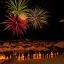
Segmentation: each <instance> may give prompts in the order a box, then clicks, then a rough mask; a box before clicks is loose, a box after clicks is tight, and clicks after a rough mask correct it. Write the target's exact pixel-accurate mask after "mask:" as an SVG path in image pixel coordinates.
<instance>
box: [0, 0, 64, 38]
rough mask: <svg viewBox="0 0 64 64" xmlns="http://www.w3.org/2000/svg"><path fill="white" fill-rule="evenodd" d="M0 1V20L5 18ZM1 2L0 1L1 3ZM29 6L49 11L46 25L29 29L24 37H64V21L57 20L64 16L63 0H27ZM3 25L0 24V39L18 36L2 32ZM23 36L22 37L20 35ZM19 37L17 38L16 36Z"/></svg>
mask: <svg viewBox="0 0 64 64" xmlns="http://www.w3.org/2000/svg"><path fill="white" fill-rule="evenodd" d="M4 1H6V0H1V1H0V7H2V8H1V10H0V22H1V21H3V19H4V18H5V16H4V15H5V10H6V8H4V6H5V4H4ZM1 2H2V3H1ZM28 5H29V6H28V7H29V8H35V7H37V6H38V7H41V8H45V10H47V11H49V12H50V18H49V20H48V25H47V26H45V27H44V28H43V30H39V31H32V30H31V29H29V30H28V31H27V34H25V36H24V37H25V38H31V39H64V23H60V22H59V21H60V20H61V19H63V18H64V9H63V8H64V2H63V0H29V3H28ZM2 30H3V27H2V26H1V25H0V39H17V38H18V37H16V36H12V34H11V33H10V32H8V31H5V32H3V31H2ZM22 38H23V37H22ZM18 39H19V38H18Z"/></svg>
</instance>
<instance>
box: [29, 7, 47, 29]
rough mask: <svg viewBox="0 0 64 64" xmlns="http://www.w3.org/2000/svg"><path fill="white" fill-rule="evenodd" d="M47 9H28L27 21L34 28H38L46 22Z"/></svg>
mask: <svg viewBox="0 0 64 64" xmlns="http://www.w3.org/2000/svg"><path fill="white" fill-rule="evenodd" d="M47 17H48V15H47V11H44V10H41V9H36V8H35V9H33V10H29V13H28V21H29V23H30V24H31V26H32V27H33V28H34V29H37V28H38V29H40V28H42V27H43V24H46V23H47V21H46V20H47Z"/></svg>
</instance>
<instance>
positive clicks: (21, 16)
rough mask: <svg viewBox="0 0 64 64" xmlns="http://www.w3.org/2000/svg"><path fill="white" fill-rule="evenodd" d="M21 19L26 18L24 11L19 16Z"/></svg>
mask: <svg viewBox="0 0 64 64" xmlns="http://www.w3.org/2000/svg"><path fill="white" fill-rule="evenodd" d="M19 17H20V18H21V19H22V20H26V19H27V18H28V17H27V14H26V13H23V14H21V15H20V16H19Z"/></svg>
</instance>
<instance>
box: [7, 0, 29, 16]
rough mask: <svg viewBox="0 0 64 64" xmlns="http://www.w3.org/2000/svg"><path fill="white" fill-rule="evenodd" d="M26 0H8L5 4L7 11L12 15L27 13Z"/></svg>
mask: <svg viewBox="0 0 64 64" xmlns="http://www.w3.org/2000/svg"><path fill="white" fill-rule="evenodd" d="M27 3H28V0H10V1H9V2H8V3H7V4H8V5H7V7H8V11H7V12H10V13H12V14H14V15H20V14H21V13H23V12H27V11H28V7H27Z"/></svg>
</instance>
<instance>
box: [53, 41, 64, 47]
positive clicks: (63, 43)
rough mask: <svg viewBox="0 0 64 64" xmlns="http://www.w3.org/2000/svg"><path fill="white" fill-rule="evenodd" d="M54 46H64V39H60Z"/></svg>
mask: <svg viewBox="0 0 64 64" xmlns="http://www.w3.org/2000/svg"><path fill="white" fill-rule="evenodd" d="M54 46H57V47H60V48H64V41H60V42H58V43H56V44H54Z"/></svg>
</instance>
